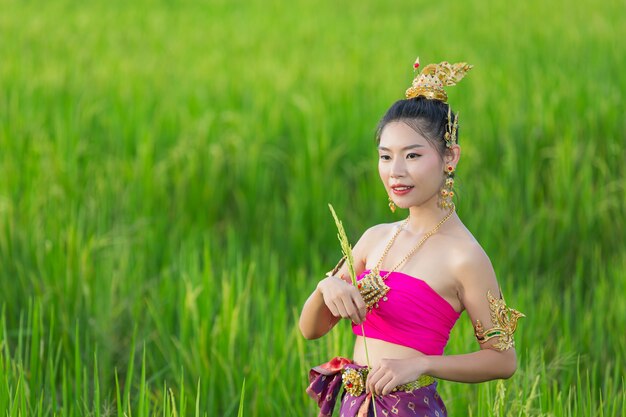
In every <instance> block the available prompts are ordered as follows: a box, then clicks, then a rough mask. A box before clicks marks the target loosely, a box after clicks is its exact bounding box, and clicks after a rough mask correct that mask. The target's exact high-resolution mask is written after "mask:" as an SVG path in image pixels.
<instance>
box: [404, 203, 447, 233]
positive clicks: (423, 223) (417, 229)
mask: <svg viewBox="0 0 626 417" xmlns="http://www.w3.org/2000/svg"><path fill="white" fill-rule="evenodd" d="M449 212H450V209H442V208H440V207H439V206H437V205H436V204H435V205H431V204H424V205H421V206H413V207H410V208H409V223H408V224H407V226H406V227H407V229H408V230H409V231H410V232H412V233H416V234H422V233H427V232H428V231H430V230H431V229H432V228H433V227H435V226H436V225H437V223H439V222H440V221H441V220H442V219H443V218H444V217H446V216H447V215H448V213H449ZM454 216H456V213H453V214H452V217H454Z"/></svg>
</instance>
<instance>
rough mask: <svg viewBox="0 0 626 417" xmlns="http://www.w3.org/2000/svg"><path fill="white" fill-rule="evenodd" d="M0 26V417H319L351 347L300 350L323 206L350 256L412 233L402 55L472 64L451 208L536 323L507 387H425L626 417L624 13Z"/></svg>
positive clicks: (392, 7)
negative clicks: (318, 404)
mask: <svg viewBox="0 0 626 417" xmlns="http://www.w3.org/2000/svg"><path fill="white" fill-rule="evenodd" d="M0 10H2V13H0V308H1V311H2V313H1V326H0V413H3V415H7V416H11V417H12V416H18V415H22V416H24V415H35V416H54V415H56V416H82V415H94V416H95V415H99V416H108V415H129V416H130V415H132V416H142V415H162V416H182V415H194V416H196V415H197V416H204V415H207V416H215V415H220V416H221V415H223V416H235V415H245V416H267V415H288V416H291V415H293V416H300V415H313V414H314V413H315V406H314V404H313V401H312V400H310V399H309V398H308V397H307V396H306V394H305V393H304V388H305V387H306V383H307V372H308V369H309V368H310V367H311V366H313V365H316V364H318V363H320V362H322V361H325V360H327V359H328V358H330V357H331V356H334V355H337V354H343V355H346V356H349V354H350V350H351V343H352V338H353V336H352V334H351V333H350V330H349V326H348V325H347V324H346V323H343V324H342V325H340V326H339V327H338V328H337V329H336V330H333V332H331V334H330V335H328V336H327V337H325V338H324V339H322V340H319V341H314V342H306V341H304V340H303V338H302V337H301V336H300V334H299V332H298V330H297V327H296V323H297V316H298V313H299V309H300V307H301V305H302V303H303V302H304V300H305V299H306V297H307V296H308V294H309V293H310V291H312V290H313V288H314V287H315V285H316V283H317V281H318V280H319V279H320V278H321V277H322V276H323V272H325V271H327V270H328V269H330V268H331V267H332V266H333V265H334V264H335V262H336V260H337V258H338V257H339V254H340V249H339V245H338V243H337V242H336V238H335V233H336V231H335V226H334V224H333V220H332V218H331V216H330V214H329V213H328V209H327V204H328V203H332V204H333V205H334V207H335V208H336V210H337V212H338V214H339V216H340V217H341V219H342V220H343V221H344V224H345V226H346V229H347V232H348V235H349V237H350V238H351V239H352V240H356V239H357V238H358V235H359V233H360V232H362V231H363V230H365V229H366V228H367V227H369V226H370V225H372V224H374V223H380V222H387V221H392V220H396V219H399V218H400V217H401V216H402V215H403V213H396V215H391V214H389V212H388V209H387V204H386V197H385V193H384V190H383V189H382V187H381V186H380V184H379V180H378V178H377V173H376V153H375V150H374V142H373V133H374V128H375V125H376V122H377V121H378V119H379V118H380V117H381V115H382V114H383V112H384V111H385V110H386V108H387V107H388V106H389V105H390V104H391V103H392V102H393V101H394V100H396V99H399V98H401V97H402V95H403V92H404V90H405V89H406V87H408V85H409V84H410V81H411V79H412V72H411V65H412V63H413V60H414V58H415V56H416V55H417V54H419V55H420V57H421V60H422V62H423V63H426V62H437V61H440V60H444V59H445V60H449V61H453V62H456V61H461V60H463V61H467V62H470V63H472V64H474V65H475V68H474V69H473V70H472V72H470V73H469V75H468V76H467V78H466V79H465V80H463V82H462V83H460V85H459V86H458V87H454V88H453V89H451V91H450V102H451V103H452V104H453V106H454V108H455V109H457V110H460V112H461V130H460V142H461V145H462V147H463V155H462V160H461V163H460V165H459V169H458V177H457V178H458V184H459V195H460V198H459V200H458V204H457V205H458V208H459V213H460V216H461V217H462V219H463V220H464V222H465V223H466V224H467V226H468V227H469V228H470V230H472V232H473V233H474V234H475V235H476V237H477V238H478V239H479V240H480V242H481V243H482V244H483V246H484V248H485V249H486V251H487V253H489V255H490V257H491V259H492V262H493V264H494V266H495V268H496V271H497V273H498V277H499V280H500V283H501V284H502V287H503V289H504V292H505V295H506V297H507V301H508V302H509V303H510V304H511V305H513V306H515V307H516V308H518V309H520V310H521V311H523V312H524V313H526V315H527V316H528V318H527V319H525V320H524V321H522V322H521V324H520V328H519V331H518V334H517V349H518V357H519V368H518V371H517V373H516V374H515V376H514V377H513V378H512V379H510V380H507V381H504V382H496V381H494V382H490V383H486V384H479V385H468V384H457V383H451V382H446V381H444V382H442V383H441V384H440V387H441V393H442V396H443V398H444V400H445V402H446V404H447V406H448V408H449V410H450V415H455V416H456V415H469V414H471V415H473V416H483V415H496V416H508V415H512V416H517V415H520V416H526V415H533V416H535V415H544V416H557V417H560V416H579V415H598V416H620V415H623V414H624V413H625V412H626V394H624V390H625V381H624V378H625V377H624V375H626V367H625V365H624V364H625V363H626V337H625V336H624V334H623V331H622V329H624V328H625V327H626V302H625V301H624V300H623V297H622V295H623V294H625V293H626V282H625V279H624V271H626V250H625V246H624V243H623V237H624V236H625V235H626V210H625V208H624V195H625V193H626V180H625V175H624V174H625V172H624V164H623V161H624V159H625V157H626V152H625V151H624V131H625V128H626V122H625V121H624V118H623V117H622V116H623V114H622V113H623V111H622V109H623V100H624V91H626V76H624V74H623V68H624V67H625V64H626V53H625V52H626V51H625V50H624V47H623V46H621V43H620V42H619V41H620V39H623V38H624V37H626V25H624V21H623V20H624V19H623V17H622V15H623V7H622V6H621V4H619V2H616V1H609V2H600V3H598V2H592V1H591V0H581V1H576V2H573V3H572V2H565V1H560V0H559V1H555V2H542V1H539V0H531V1H528V2H521V3H519V4H518V3H503V2H497V1H494V0H484V1H472V2H455V3H437V4H434V3H426V2H411V1H406V0H403V1H398V2H374V1H364V2H348V1H339V2H315V1H309V0H302V1H298V2H292V3H284V2H273V1H264V2H262V1H257V0H250V1H247V2H238V3H233V2H226V1H218V0H215V1H211V2H208V1H204V2H191V1H157V0H139V1H136V2H121V1H109V2H104V1H94V2H88V3H79V2H72V1H69V0H64V1H48V2H42V1H38V0H36V1H30V2H23V1H17V0H0ZM472 339H473V338H472V330H471V326H470V323H469V322H468V319H467V318H466V317H465V316H463V317H462V318H461V320H460V321H459V324H458V326H457V328H455V329H454V331H453V334H452V338H451V342H450V344H449V346H448V348H447V353H448V354H453V353H459V352H467V351H470V350H473V349H476V348H477V346H476V343H475V341H474V340H472ZM244 380H245V385H244ZM244 394H245V395H244Z"/></svg>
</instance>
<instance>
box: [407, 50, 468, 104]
mask: <svg viewBox="0 0 626 417" xmlns="http://www.w3.org/2000/svg"><path fill="white" fill-rule="evenodd" d="M419 66H420V58H419V57H417V60H416V61H415V64H413V69H414V70H415V71H417V69H418V68H419ZM472 67H473V65H469V64H468V63H467V62H458V63H456V64H450V63H448V62H446V61H444V62H441V63H439V64H429V65H426V66H425V67H424V69H422V72H420V73H419V75H417V76H416V77H415V78H414V79H413V84H412V85H411V87H409V88H408V89H407V90H406V93H405V96H406V98H407V99H409V98H414V97H420V96H422V97H426V98H427V99H435V100H440V101H443V102H444V103H447V102H448V94H446V92H445V90H444V89H443V87H448V86H451V85H455V84H456V83H458V82H459V81H461V80H462V79H463V77H465V74H466V73H467V71H469V70H471V69H472Z"/></svg>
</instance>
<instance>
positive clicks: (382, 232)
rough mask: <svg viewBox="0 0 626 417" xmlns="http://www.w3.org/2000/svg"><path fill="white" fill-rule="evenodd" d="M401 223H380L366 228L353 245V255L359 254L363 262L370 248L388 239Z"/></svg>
mask: <svg viewBox="0 0 626 417" xmlns="http://www.w3.org/2000/svg"><path fill="white" fill-rule="evenodd" d="M401 223H402V222H395V223H381V224H377V225H374V226H372V227H370V228H369V229H367V230H366V231H365V232H364V233H363V235H362V236H361V238H360V239H359V241H358V242H357V244H356V245H355V247H354V252H355V256H360V257H361V259H362V260H363V261H364V263H365V259H366V257H367V255H368V254H369V253H370V252H371V251H372V249H373V248H375V247H376V246H377V245H379V244H380V242H381V241H386V240H388V239H389V237H390V236H391V235H392V234H393V232H394V231H395V230H396V228H397V227H400V225H401Z"/></svg>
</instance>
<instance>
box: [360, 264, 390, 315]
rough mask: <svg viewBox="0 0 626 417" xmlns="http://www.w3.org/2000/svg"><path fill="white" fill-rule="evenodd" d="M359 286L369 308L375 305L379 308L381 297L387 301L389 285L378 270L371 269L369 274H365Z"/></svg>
mask: <svg viewBox="0 0 626 417" xmlns="http://www.w3.org/2000/svg"><path fill="white" fill-rule="evenodd" d="M357 288H358V290H359V292H360V293H361V296H362V297H363V301H365V306H366V307H367V309H368V310H371V309H372V308H374V307H376V308H378V302H379V301H380V300H381V299H382V300H383V301H387V293H388V292H389V287H388V286H387V285H386V284H385V281H384V280H383V278H382V277H381V276H380V274H379V273H378V271H377V270H373V271H370V272H369V274H367V275H365V277H364V278H363V279H361V280H360V281H359V282H358V283H357Z"/></svg>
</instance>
